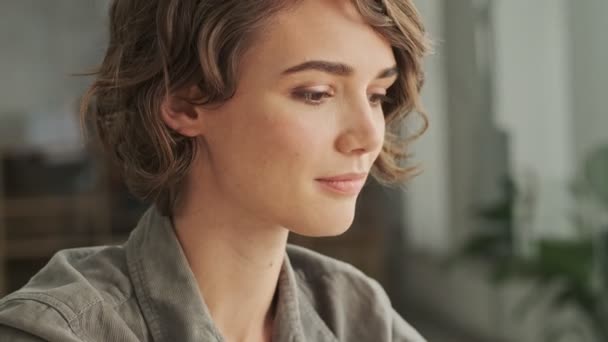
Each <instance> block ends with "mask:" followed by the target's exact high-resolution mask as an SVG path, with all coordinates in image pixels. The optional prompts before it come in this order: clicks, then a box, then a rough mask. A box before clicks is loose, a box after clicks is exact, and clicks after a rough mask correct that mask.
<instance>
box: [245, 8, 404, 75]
mask: <svg viewBox="0 0 608 342" xmlns="http://www.w3.org/2000/svg"><path fill="white" fill-rule="evenodd" d="M247 59H248V60H250V62H251V63H248V64H255V65H257V67H258V68H264V66H266V67H267V68H269V70H267V71H268V72H270V69H272V70H273V71H272V72H275V73H276V72H282V71H283V70H286V69H288V68H290V67H292V66H294V65H297V64H300V63H303V62H306V61H312V60H325V61H333V62H340V63H344V64H347V65H350V66H352V67H353V68H354V69H355V72H359V71H364V70H360V69H361V68H365V67H369V68H370V69H371V70H370V72H374V73H377V72H378V70H380V68H387V67H390V66H392V65H394V64H395V59H394V55H393V52H392V48H391V46H390V43H389V42H388V41H386V40H385V39H384V37H382V36H381V35H380V34H379V33H378V32H376V31H375V30H374V29H373V28H372V27H371V26H370V25H368V24H367V23H366V22H365V20H364V19H363V18H362V17H361V15H360V14H359V12H358V11H357V9H356V8H355V7H354V5H353V4H352V2H351V1H349V0H331V1H325V0H306V1H303V2H302V3H301V4H300V5H299V6H297V7H296V8H293V9H290V10H288V11H285V12H283V13H280V14H279V15H278V16H277V18H276V20H272V24H270V25H269V27H268V28H267V29H266V30H264V33H263V35H262V37H260V40H259V41H258V43H257V44H254V45H253V47H252V49H251V51H250V54H248V57H247Z"/></svg>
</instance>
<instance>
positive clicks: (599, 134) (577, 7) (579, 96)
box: [568, 0, 608, 160]
mask: <svg viewBox="0 0 608 342" xmlns="http://www.w3.org/2000/svg"><path fill="white" fill-rule="evenodd" d="M568 4H569V6H568V11H569V13H570V19H571V28H572V45H571V47H572V50H571V59H572V63H573V64H572V67H573V71H574V75H573V79H572V91H573V94H574V101H573V116H574V120H573V126H574V150H575V152H576V157H577V159H578V160H582V158H584V156H585V154H587V153H589V151H590V150H591V149H593V148H594V147H595V146H597V145H598V144H608V103H607V102H606V99H607V96H608V21H607V20H606V15H608V1H606V0H585V1H570V2H569V3H568Z"/></svg>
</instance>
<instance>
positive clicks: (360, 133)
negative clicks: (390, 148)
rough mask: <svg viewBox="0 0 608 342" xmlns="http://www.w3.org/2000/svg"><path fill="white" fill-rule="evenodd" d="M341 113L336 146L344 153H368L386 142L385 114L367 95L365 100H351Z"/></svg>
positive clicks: (378, 148) (376, 149)
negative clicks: (374, 105)
mask: <svg viewBox="0 0 608 342" xmlns="http://www.w3.org/2000/svg"><path fill="white" fill-rule="evenodd" d="M350 103H351V105H349V106H344V108H343V112H342V113H341V115H340V117H341V120H340V122H341V125H340V133H339V135H338V138H337V140H336V148H337V150H338V151H339V152H341V153H344V154H359V155H360V154H366V153H372V152H376V151H379V150H380V148H381V147H382V144H383V142H384V129H385V128H384V125H385V122H384V115H383V113H382V110H381V109H380V108H376V107H373V106H372V105H371V104H370V103H369V101H368V99H367V96H365V98H364V101H362V100H358V101H356V102H354V101H352V102H350Z"/></svg>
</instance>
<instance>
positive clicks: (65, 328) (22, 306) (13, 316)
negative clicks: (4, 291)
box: [0, 299, 82, 342]
mask: <svg viewBox="0 0 608 342" xmlns="http://www.w3.org/2000/svg"><path fill="white" fill-rule="evenodd" d="M0 341H16V342H41V341H47V342H82V339H80V338H79V337H78V336H76V334H74V332H73V331H72V329H71V328H70V326H69V324H68V322H67V321H66V320H65V319H64V318H63V316H62V315H61V314H60V313H59V312H58V311H57V310H55V309H54V308H52V307H51V306H49V305H47V304H45V303H42V302H38V301H34V300H25V299H16V300H10V301H3V302H0Z"/></svg>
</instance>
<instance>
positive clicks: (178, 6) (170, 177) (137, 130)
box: [81, 0, 429, 216]
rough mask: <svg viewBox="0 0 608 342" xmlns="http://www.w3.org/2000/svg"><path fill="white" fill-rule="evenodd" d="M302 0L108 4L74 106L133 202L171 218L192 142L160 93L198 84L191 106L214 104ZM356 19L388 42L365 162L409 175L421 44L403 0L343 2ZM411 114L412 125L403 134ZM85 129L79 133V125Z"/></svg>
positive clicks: (387, 177)
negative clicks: (85, 84)
mask: <svg viewBox="0 0 608 342" xmlns="http://www.w3.org/2000/svg"><path fill="white" fill-rule="evenodd" d="M300 1H302V0H114V1H113V3H112V5H111V8H110V35H109V46H108V49H107V51H106V55H105V57H104V59H103V62H102V64H101V66H100V67H99V68H98V69H96V71H95V72H92V73H90V74H89V75H94V76H95V81H94V82H93V84H92V85H91V87H90V88H89V89H88V90H87V92H86V93H85V95H84V97H83V100H82V103H81V119H82V123H83V127H85V132H86V133H88V134H89V135H93V136H94V137H95V138H96V140H95V141H97V142H98V143H100V144H101V146H102V149H103V150H104V151H105V152H106V153H107V155H108V156H109V157H110V158H109V159H110V161H111V162H112V163H114V164H115V165H116V166H117V168H118V169H119V170H120V172H121V175H122V178H123V180H124V181H125V183H126V185H127V186H128V188H129V190H130V191H131V192H132V193H133V195H135V196H136V197H137V198H139V199H141V200H143V201H146V202H154V203H155V204H156V206H157V207H158V209H159V210H160V211H161V213H163V215H166V216H170V215H171V214H172V212H173V209H174V205H175V202H176V199H177V197H178V195H179V192H180V184H182V183H183V182H182V181H183V179H184V177H185V175H187V173H188V172H189V170H190V166H191V165H192V162H193V160H194V158H195V156H196V146H197V145H196V142H195V140H194V139H193V138H188V137H185V136H182V135H180V134H178V133H177V132H175V131H173V130H171V129H170V128H169V127H168V126H166V125H165V124H164V122H163V120H162V119H161V116H160V115H159V112H160V110H159V108H160V105H161V102H162V101H163V98H165V97H166V96H167V94H170V93H173V92H175V91H177V90H179V89H183V88H184V87H187V86H192V85H198V87H199V89H200V90H201V93H202V94H203V95H202V98H200V99H198V100H197V101H196V103H200V104H201V105H204V104H221V103H222V102H225V101H228V100H229V99H230V98H231V97H232V96H233V95H234V93H235V90H236V81H237V75H238V68H239V60H240V58H241V56H243V54H244V53H245V52H246V51H247V49H248V47H250V46H251V45H252V44H255V41H256V36H257V35H261V34H263V29H264V26H265V25H267V24H268V23H270V22H271V21H272V20H273V15H276V14H277V13H279V12H280V11H282V10H286V9H288V8H290V7H292V6H296V5H297V3H299V2H300ZM351 1H352V2H353V4H354V5H355V7H356V8H357V9H358V11H359V12H360V14H361V15H362V17H363V18H364V20H366V21H367V22H368V24H369V25H370V26H371V27H373V28H374V29H375V30H376V31H377V32H378V33H379V34H380V35H382V36H383V37H384V38H385V39H387V40H388V42H389V43H390V44H391V46H392V48H393V53H394V56H395V59H396V61H397V67H398V68H399V75H398V79H397V81H396V82H395V84H394V85H393V86H392V87H391V88H389V90H388V96H389V99H390V101H389V102H387V103H385V104H384V105H383V110H384V113H385V122H386V136H385V139H384V140H385V142H384V146H383V148H382V151H381V152H380V155H379V157H378V159H377V160H376V161H375V163H374V166H373V168H372V175H373V176H374V178H375V179H376V180H378V181H379V182H380V183H383V184H397V183H399V182H402V181H405V180H407V179H409V178H410V177H412V176H413V175H414V174H415V173H417V172H418V169H417V168H416V167H411V166H410V167H406V166H404V164H405V163H404V162H405V161H406V159H407V158H408V156H409V155H408V153H407V150H406V148H407V145H408V143H409V142H410V141H411V140H413V139H415V138H417V137H418V136H420V135H421V134H422V133H423V132H424V131H425V130H426V128H427V126H428V121H427V118H426V115H425V112H424V110H423V108H422V106H421V103H420V89H421V87H422V84H423V81H424V73H423V69H422V60H423V57H424V56H425V55H426V54H427V52H428V50H429V41H428V39H427V36H426V34H425V30H424V27H423V24H422V22H421V18H420V15H419V14H418V12H417V10H416V8H415V7H414V5H413V3H412V0H351ZM410 113H418V114H419V115H420V116H421V117H422V119H423V125H422V127H421V129H420V130H418V131H417V132H416V133H415V134H413V135H411V136H409V137H403V134H401V127H402V123H403V121H404V119H405V118H406V117H407V116H408V115H409V114H410ZM86 128H88V130H87V129H86Z"/></svg>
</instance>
